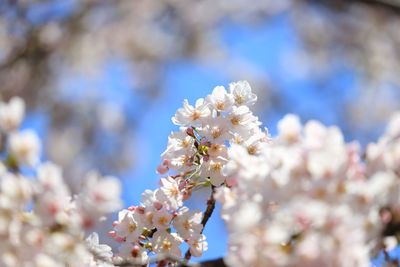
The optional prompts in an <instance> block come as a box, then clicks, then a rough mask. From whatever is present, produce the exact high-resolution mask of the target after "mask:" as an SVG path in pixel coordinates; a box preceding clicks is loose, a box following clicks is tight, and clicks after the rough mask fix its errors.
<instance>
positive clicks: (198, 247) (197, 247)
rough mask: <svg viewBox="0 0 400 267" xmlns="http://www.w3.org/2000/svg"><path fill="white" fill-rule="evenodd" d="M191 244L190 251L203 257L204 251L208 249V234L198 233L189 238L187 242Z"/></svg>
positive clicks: (196, 255)
mask: <svg viewBox="0 0 400 267" xmlns="http://www.w3.org/2000/svg"><path fill="white" fill-rule="evenodd" d="M187 243H188V244H189V246H190V253H191V254H192V255H193V256H195V257H201V255H203V252H204V251H207V249H208V243H207V241H206V236H205V235H203V234H196V235H193V236H191V237H190V238H189V240H188V242H187Z"/></svg>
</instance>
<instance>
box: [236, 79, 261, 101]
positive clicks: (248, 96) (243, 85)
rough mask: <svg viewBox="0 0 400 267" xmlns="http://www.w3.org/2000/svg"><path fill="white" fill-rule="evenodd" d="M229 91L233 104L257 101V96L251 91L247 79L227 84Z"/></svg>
mask: <svg viewBox="0 0 400 267" xmlns="http://www.w3.org/2000/svg"><path fill="white" fill-rule="evenodd" d="M229 91H230V93H231V94H232V95H233V97H234V99H235V104H236V105H238V106H240V105H252V104H254V103H255V102H256V101H257V96H256V95H255V94H253V93H252V92H251V87H250V84H249V83H248V82H247V81H239V82H233V83H230V84H229Z"/></svg>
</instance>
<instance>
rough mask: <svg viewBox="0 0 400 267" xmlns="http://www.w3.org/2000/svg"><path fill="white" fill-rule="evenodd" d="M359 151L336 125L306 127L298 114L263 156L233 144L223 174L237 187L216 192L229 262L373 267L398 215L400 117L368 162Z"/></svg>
mask: <svg viewBox="0 0 400 267" xmlns="http://www.w3.org/2000/svg"><path fill="white" fill-rule="evenodd" d="M359 147H360V146H359V145H358V143H356V142H352V143H345V142H344V139H343V136H342V133H341V132H340V130H339V129H338V128H337V127H325V126H323V125H322V124H320V123H319V122H316V121H309V122H308V123H306V124H305V125H302V124H301V123H300V120H299V118H298V117H297V116H295V115H287V116H285V117H284V118H283V119H282V120H281V121H280V122H279V124H278V135H277V136H276V137H274V138H272V139H271V141H270V142H268V143H266V144H264V145H263V147H262V148H260V149H259V154H258V155H251V154H250V153H248V151H247V150H246V149H244V148H243V147H241V146H237V145H233V146H231V147H230V148H229V151H228V155H229V158H230V161H229V163H228V164H227V165H226V166H225V168H224V172H225V173H226V174H227V176H228V177H231V178H232V179H235V180H237V181H238V183H237V185H236V186H235V187H231V188H227V187H221V188H219V189H218V190H217V193H216V198H217V199H218V200H219V201H220V202H221V203H222V205H223V211H222V217H223V218H224V220H225V221H226V223H227V226H228V231H229V251H228V255H227V257H226V262H227V264H228V265H229V266H265V263H266V262H268V265H269V266H338V267H339V266H341V267H343V266H349V267H350V266H368V262H369V259H370V257H371V255H372V253H374V252H375V251H376V249H378V248H381V247H380V245H381V241H382V240H381V238H382V237H383V236H384V235H388V234H390V233H387V226H388V224H391V225H392V226H393V225H394V223H395V222H396V221H395V220H397V223H398V218H399V215H400V213H399V210H400V209H399V204H400V202H399V192H400V191H399V189H400V186H399V185H400V184H399V182H398V180H399V179H400V176H399V166H400V153H399V151H400V149H399V148H400V114H397V115H395V116H394V118H393V119H392V120H391V122H390V124H389V127H388V129H387V131H386V133H385V134H384V135H383V137H382V138H381V139H380V140H379V142H378V143H377V144H370V145H369V146H368V149H367V152H366V159H365V160H364V159H363V156H362V155H361V153H360V148H359ZM244 217H245V218H248V219H247V220H245V221H244V220H242V219H241V218H244ZM391 234H393V233H391ZM383 241H384V240H383ZM260 248H262V249H260Z"/></svg>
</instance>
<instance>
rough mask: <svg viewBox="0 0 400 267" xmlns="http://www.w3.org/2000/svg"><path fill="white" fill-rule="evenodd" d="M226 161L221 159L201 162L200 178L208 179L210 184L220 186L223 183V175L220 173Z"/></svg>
mask: <svg viewBox="0 0 400 267" xmlns="http://www.w3.org/2000/svg"><path fill="white" fill-rule="evenodd" d="M226 162H227V160H226V159H225V158H223V157H218V158H215V159H210V160H209V161H207V162H203V164H202V167H201V173H200V174H201V177H203V178H205V179H206V178H210V182H211V183H212V184H213V185H215V186H220V185H221V184H222V183H223V182H224V181H225V178H226V177H225V175H224V174H223V172H222V169H223V168H224V165H225V164H226Z"/></svg>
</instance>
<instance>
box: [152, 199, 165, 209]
mask: <svg viewBox="0 0 400 267" xmlns="http://www.w3.org/2000/svg"><path fill="white" fill-rule="evenodd" d="M153 206H154V208H155V209H156V210H160V209H162V207H163V205H162V204H161V203H160V202H158V201H155V202H154V203H153Z"/></svg>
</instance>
